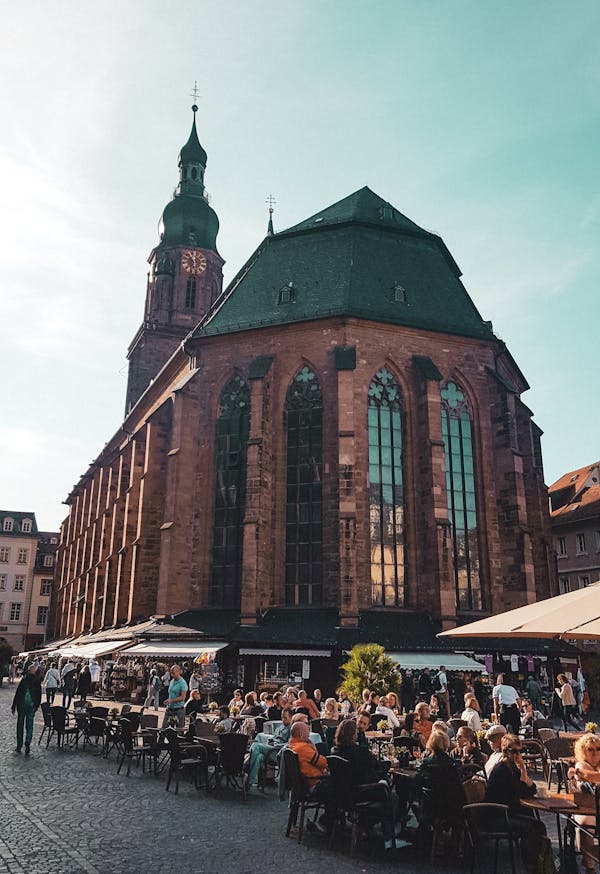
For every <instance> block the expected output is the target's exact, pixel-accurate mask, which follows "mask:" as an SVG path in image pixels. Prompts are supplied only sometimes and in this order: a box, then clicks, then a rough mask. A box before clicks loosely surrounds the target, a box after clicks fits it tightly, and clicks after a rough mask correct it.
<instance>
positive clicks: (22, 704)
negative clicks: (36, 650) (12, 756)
mask: <svg viewBox="0 0 600 874" xmlns="http://www.w3.org/2000/svg"><path fill="white" fill-rule="evenodd" d="M41 702H42V683H41V681H40V678H39V676H38V671H37V668H36V667H35V665H31V666H30V668H29V671H28V672H27V673H26V674H24V675H23V678H22V680H21V682H20V683H19V685H18V686H17V689H16V691H15V697H14V698H13V703H12V707H11V710H12V712H13V716H14V714H15V713H16V714H17V748H16V750H15V752H17V753H20V752H21V747H22V746H23V727H25V755H26V756H28V755H29V751H30V749H31V740H32V738H33V719H34V716H35V711H36V710H37V709H38V707H39V706H40V704H41Z"/></svg>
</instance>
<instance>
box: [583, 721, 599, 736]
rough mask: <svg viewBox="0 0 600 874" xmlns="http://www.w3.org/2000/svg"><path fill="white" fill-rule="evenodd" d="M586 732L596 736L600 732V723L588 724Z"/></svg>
mask: <svg viewBox="0 0 600 874" xmlns="http://www.w3.org/2000/svg"><path fill="white" fill-rule="evenodd" d="M585 730H586V731H588V732H590V734H596V732H597V731H598V723H597V722H586V724H585Z"/></svg>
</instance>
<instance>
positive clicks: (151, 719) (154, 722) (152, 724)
mask: <svg viewBox="0 0 600 874" xmlns="http://www.w3.org/2000/svg"><path fill="white" fill-rule="evenodd" d="M140 728H141V730H142V731H144V729H147V728H158V714H157V713H142V714H141V715H140Z"/></svg>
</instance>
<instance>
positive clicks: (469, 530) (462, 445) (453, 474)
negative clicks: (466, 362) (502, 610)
mask: <svg viewBox="0 0 600 874" xmlns="http://www.w3.org/2000/svg"><path fill="white" fill-rule="evenodd" d="M442 440H443V441H444V454H445V461H446V496H447V499H448V519H449V521H450V524H451V526H452V549H453V554H454V586H455V589H456V607H457V609H458V610H481V607H482V604H481V574H480V558H479V535H478V532H477V505H476V500H475V472H474V466H473V429H472V426H471V416H470V415H469V410H468V407H467V402H466V400H465V396H464V394H463V392H462V391H461V389H460V388H459V387H458V386H457V385H456V383H454V382H448V383H446V385H445V386H444V387H443V388H442Z"/></svg>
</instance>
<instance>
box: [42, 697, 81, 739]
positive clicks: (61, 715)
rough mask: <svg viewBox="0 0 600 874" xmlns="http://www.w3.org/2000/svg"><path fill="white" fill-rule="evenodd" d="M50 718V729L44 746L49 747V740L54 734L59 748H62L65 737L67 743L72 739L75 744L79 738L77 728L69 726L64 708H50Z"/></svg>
mask: <svg viewBox="0 0 600 874" xmlns="http://www.w3.org/2000/svg"><path fill="white" fill-rule="evenodd" d="M50 718H51V720H52V728H51V730H50V732H49V734H48V740H47V741H46V746H49V744H50V740H51V739H52V736H53V735H54V734H56V740H57V744H58V746H59V747H62V745H63V743H64V739H65V737H66V738H67V743H68V741H69V738H73V739H74V740H75V744H77V740H78V738H79V728H78V726H77V725H72V726H70V725H69V723H68V719H69V717H68V715H67V708H66V707H58V706H57V707H51V708H50Z"/></svg>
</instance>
